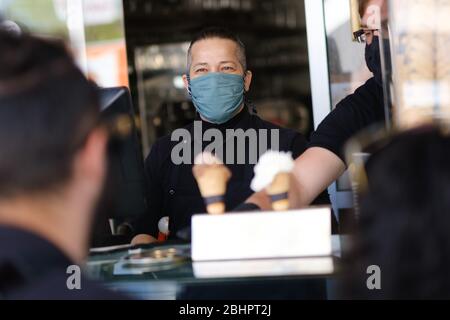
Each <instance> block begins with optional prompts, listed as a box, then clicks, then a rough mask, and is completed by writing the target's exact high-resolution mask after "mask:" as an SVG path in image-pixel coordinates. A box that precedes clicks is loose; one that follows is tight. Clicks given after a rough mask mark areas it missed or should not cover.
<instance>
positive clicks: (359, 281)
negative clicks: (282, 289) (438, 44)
mask: <svg viewBox="0 0 450 320" xmlns="http://www.w3.org/2000/svg"><path fill="white" fill-rule="evenodd" d="M367 175H368V178H369V180H368V181H369V184H368V187H369V189H368V190H369V191H368V193H367V194H366V195H365V196H364V197H363V198H362V201H361V216H360V222H359V230H358V232H357V233H358V237H357V238H356V239H357V241H356V242H355V244H356V246H355V248H354V251H353V253H352V254H351V255H350V256H349V259H350V260H349V262H350V264H349V265H348V266H349V268H350V269H349V275H351V277H350V278H353V279H352V280H351V281H350V282H349V283H350V285H349V286H348V289H349V290H347V292H348V293H350V295H352V297H353V298H355V297H356V298H382V299H441V298H447V299H448V298H450V273H449V270H450V233H449V230H450V196H449V195H450V136H449V134H448V132H445V131H443V130H441V129H439V128H435V127H422V128H418V129H415V130H413V131H409V132H407V133H403V134H401V135H399V136H397V137H395V138H394V139H393V140H391V141H390V143H389V144H388V145H387V146H386V147H385V148H383V150H382V151H380V152H379V153H377V154H375V155H374V156H372V158H371V159H370V160H369V162H368V163H367ZM371 265H376V266H379V267H380V269H381V290H372V291H371V290H368V289H367V287H366V281H367V278H368V277H369V276H370V274H367V273H366V270H367V267H369V266H371ZM355 268H356V269H355ZM355 275H359V276H357V277H355Z"/></svg>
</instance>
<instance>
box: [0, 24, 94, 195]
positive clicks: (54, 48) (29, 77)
mask: <svg viewBox="0 0 450 320" xmlns="http://www.w3.org/2000/svg"><path fill="white" fill-rule="evenodd" d="M0 66H1V67H0V198H5V197H11V196H16V195H18V194H25V193H33V192H41V191H49V190H50V189H56V188H58V187H59V186H60V185H61V183H64V182H65V181H66V180H67V179H68V178H69V177H70V175H71V167H72V166H71V165H72V158H73V156H74V154H75V151H76V150H77V149H78V148H79V147H81V146H82V145H83V141H84V139H85V138H86V137H87V135H88V133H89V132H90V131H91V130H92V129H93V128H94V127H95V126H96V124H97V122H98V118H99V112H100V110H99V104H98V98H97V91H96V88H95V86H94V85H92V84H91V83H90V82H89V81H88V80H87V79H86V78H85V77H84V75H83V74H82V72H81V71H80V70H79V69H78V68H77V66H76V65H75V63H74V62H73V60H72V57H71V56H70V55H69V53H68V51H67V50H66V48H65V47H64V45H62V44H61V43H56V42H53V41H49V40H43V39H40V38H37V37H34V36H31V35H28V34H21V35H13V34H10V33H7V32H4V31H0Z"/></svg>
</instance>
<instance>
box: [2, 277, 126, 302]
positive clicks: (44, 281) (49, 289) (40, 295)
mask: <svg viewBox="0 0 450 320" xmlns="http://www.w3.org/2000/svg"><path fill="white" fill-rule="evenodd" d="M58 274H60V273H49V275H48V276H45V277H43V278H41V279H38V280H36V281H34V282H32V283H30V284H28V285H26V286H23V287H21V288H18V289H17V290H15V291H13V292H12V293H11V294H10V295H8V298H10V299H14V300H127V299H129V297H127V296H126V295H124V294H120V293H117V292H114V291H111V290H108V289H106V288H105V287H104V286H103V285H101V284H100V283H97V282H96V281H92V280H90V279H88V278H86V277H84V276H81V277H80V279H79V280H76V279H74V282H72V281H71V279H69V277H70V275H67V276H62V275H59V276H58ZM75 281H77V282H78V283H75ZM72 284H73V285H74V286H73V288H72V287H71V285H72ZM75 284H76V286H75Z"/></svg>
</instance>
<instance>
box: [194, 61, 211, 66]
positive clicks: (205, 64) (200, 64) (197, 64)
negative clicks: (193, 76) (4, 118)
mask: <svg viewBox="0 0 450 320" xmlns="http://www.w3.org/2000/svg"><path fill="white" fill-rule="evenodd" d="M207 65H208V64H207V63H206V62H199V63H196V64H194V65H193V67H198V66H207Z"/></svg>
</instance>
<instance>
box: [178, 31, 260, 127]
mask: <svg viewBox="0 0 450 320" xmlns="http://www.w3.org/2000/svg"><path fill="white" fill-rule="evenodd" d="M183 79H184V84H185V87H186V89H187V90H188V91H189V93H190V95H191V97H192V102H193V103H194V106H195V108H196V109H197V112H198V113H199V114H200V117H201V118H202V119H203V120H205V121H207V122H211V123H215V124H222V123H225V122H227V121H228V120H230V119H232V118H233V117H234V116H236V115H237V114H238V113H239V112H240V111H241V110H242V109H243V108H244V94H245V92H247V91H249V90H250V84H251V81H252V73H251V72H250V71H249V70H247V60H246V54H245V46H244V44H243V43H242V41H241V40H240V39H239V38H238V37H237V36H236V35H235V34H233V33H232V32H230V31H229V30H226V29H222V28H218V27H211V28H208V29H204V30H203V31H201V32H200V33H199V34H198V35H196V36H195V37H194V39H193V40H192V42H191V44H190V46H189V50H188V55H187V73H186V74H185V75H184V76H183Z"/></svg>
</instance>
